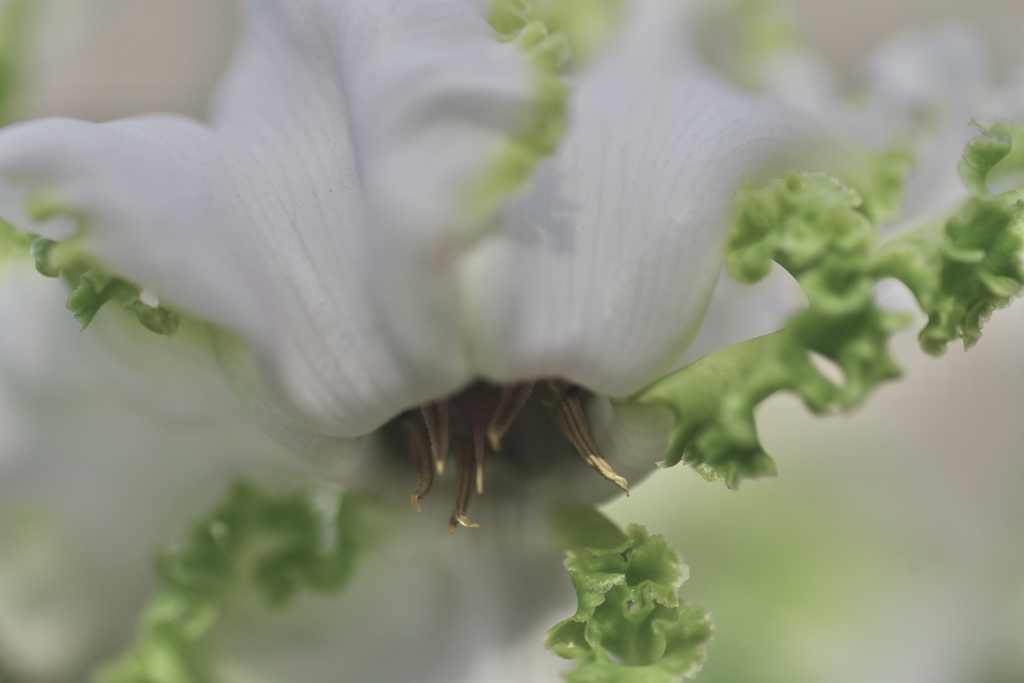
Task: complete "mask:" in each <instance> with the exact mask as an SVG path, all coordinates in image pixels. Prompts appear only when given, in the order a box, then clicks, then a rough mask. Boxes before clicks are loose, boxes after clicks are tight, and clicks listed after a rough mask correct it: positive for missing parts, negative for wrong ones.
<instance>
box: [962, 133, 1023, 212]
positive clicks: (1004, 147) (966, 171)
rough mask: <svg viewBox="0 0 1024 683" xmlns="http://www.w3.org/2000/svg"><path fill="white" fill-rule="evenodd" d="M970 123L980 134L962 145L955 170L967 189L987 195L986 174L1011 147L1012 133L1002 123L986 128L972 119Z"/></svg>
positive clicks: (1004, 156) (987, 174) (1003, 157)
mask: <svg viewBox="0 0 1024 683" xmlns="http://www.w3.org/2000/svg"><path fill="white" fill-rule="evenodd" d="M971 125H972V126H974V127H975V128H977V129H978V132H979V133H980V135H976V136H974V138H972V139H971V141H970V142H968V143H967V145H966V146H965V147H964V154H963V157H962V158H961V159H960V166H959V167H958V169H957V170H958V171H959V172H960V180H962V181H963V183H964V185H965V186H966V187H967V189H968V190H970V191H971V192H973V193H974V194H977V195H987V194H988V193H989V191H988V176H989V174H990V173H991V172H992V169H993V168H995V166H996V165H997V164H998V163H999V162H1000V161H1002V160H1003V159H1005V158H1006V157H1007V155H1009V154H1010V151H1011V150H1012V149H1013V134H1012V132H1011V131H1010V129H1009V128H1008V126H1007V125H1006V124H1004V123H997V124H995V125H993V126H990V127H988V128H985V127H984V126H982V125H979V124H978V123H976V122H973V121H972V122H971Z"/></svg>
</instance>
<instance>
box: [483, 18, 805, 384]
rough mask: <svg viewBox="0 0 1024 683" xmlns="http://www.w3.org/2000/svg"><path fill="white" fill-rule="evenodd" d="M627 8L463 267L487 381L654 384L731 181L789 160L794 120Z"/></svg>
mask: <svg viewBox="0 0 1024 683" xmlns="http://www.w3.org/2000/svg"><path fill="white" fill-rule="evenodd" d="M635 5H636V11H635V12H634V15H633V17H632V21H631V22H630V24H629V25H628V26H627V28H626V29H625V33H624V35H623V36H622V37H621V39H620V40H619V42H618V44H617V45H615V46H614V47H612V48H611V49H610V50H609V52H608V53H607V54H606V55H604V57H603V58H602V59H599V60H598V61H597V62H596V63H594V64H593V66H592V67H591V68H590V70H588V71H587V72H586V73H584V74H583V75H582V76H581V78H580V82H579V84H578V87H577V88H576V90H575V91H574V92H573V94H572V97H571V100H570V111H569V114H570V128H569V132H568V133H567V134H566V137H565V138H564V140H563V144H562V146H561V148H560V149H559V151H558V152H557V154H556V155H555V156H554V157H553V158H552V159H550V160H548V161H545V162H544V163H542V165H541V166H540V168H539V169H538V172H537V174H536V181H535V184H534V186H533V188H532V191H531V192H529V193H528V194H527V195H526V196H524V197H523V198H521V199H519V200H516V201H514V202H512V204H511V205H510V206H509V207H508V209H507V210H506V211H505V212H504V215H503V225H502V229H501V231H500V233H498V234H495V235H493V236H491V237H489V238H488V239H486V240H484V241H483V243H482V244H481V245H480V246H479V247H478V248H477V249H476V251H475V252H474V253H473V254H471V255H470V257H469V259H468V262H467V264H466V267H465V271H464V272H465V275H464V277H465V281H466V283H467V284H466V286H465V289H466V292H467V302H468V306H469V307H470V308H471V310H472V315H471V316H470V317H469V318H470V320H472V322H473V324H474V327H473V351H474V353H475V354H476V360H477V363H478V364H479V367H480V369H481V372H482V373H483V374H484V376H486V377H489V378H492V379H497V380H508V379H513V378H517V377H526V376H544V375H557V376H560V377H564V378H567V379H569V380H571V381H573V382H575V383H578V384H581V385H583V386H585V387H587V388H588V389H591V390H592V391H594V392H596V393H599V394H604V395H609V396H625V395H629V394H630V393H632V392H635V391H637V390H639V389H640V388H642V387H643V386H644V385H646V384H647V383H649V382H651V381H653V380H654V379H656V378H657V377H659V376H661V375H663V374H664V373H665V372H666V371H667V370H668V369H669V368H670V366H671V365H672V363H673V362H674V361H675V360H676V359H677V358H678V356H679V355H680V353H681V352H682V351H683V350H685V348H686V346H687V344H688V343H689V341H690V340H691V339H692V337H693V335H694V334H695V333H696V330H697V327H698V324H699V322H700V319H701V316H702V314H703V312H704V309H705V307H706V306H707V302H708V299H709V297H710V295H711V291H712V288H713V286H714V283H715V279H716V277H717V275H718V272H719V268H720V265H721V258H722V251H723V244H724V241H725V237H726V234H727V216H728V212H729V208H730V203H731V198H732V196H733V194H734V192H735V190H736V189H737V188H738V186H739V183H740V182H741V180H742V179H743V178H745V177H748V176H752V175H755V174H758V173H759V172H760V171H762V170H764V169H765V167H766V166H767V165H768V164H779V163H786V162H787V161H791V160H792V159H793V157H794V156H795V155H796V152H797V147H798V146H799V145H797V144H796V143H797V141H798V140H800V139H801V137H802V135H801V133H800V131H799V125H800V123H801V122H800V120H799V119H798V118H797V117H795V115H790V114H789V113H788V112H786V111H780V110H778V109H776V108H773V107H771V106H768V105H767V104H765V103H763V102H761V101H758V100H754V99H751V98H747V97H744V96H742V95H739V94H737V93H734V92H732V91H731V90H729V89H728V88H726V87H725V86H724V85H722V84H720V83H719V82H717V81H716V80H715V79H714V78H713V77H712V76H711V75H710V74H709V73H707V72H706V71H705V70H703V69H702V68H701V66H700V65H699V64H697V63H696V62H695V61H694V59H693V57H692V56H691V55H690V54H689V53H688V52H687V50H686V38H685V33H684V26H683V24H682V20H681V18H680V16H679V14H680V11H679V10H678V8H677V7H676V6H675V4H674V3H671V2H660V1H658V0H653V1H648V2H638V3H635Z"/></svg>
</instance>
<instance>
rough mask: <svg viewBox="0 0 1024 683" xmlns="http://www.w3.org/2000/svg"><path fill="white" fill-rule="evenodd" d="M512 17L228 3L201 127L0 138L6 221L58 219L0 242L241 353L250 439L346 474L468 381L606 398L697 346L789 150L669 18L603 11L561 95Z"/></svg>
mask: <svg viewBox="0 0 1024 683" xmlns="http://www.w3.org/2000/svg"><path fill="white" fill-rule="evenodd" d="M515 5H516V4H515V3H503V2H497V3H495V4H494V5H492V4H491V3H488V2H483V1H481V0H457V1H446V2H442V1H441V0H433V1H431V2H424V3H409V2H400V1H398V0H393V1H390V2H381V1H379V0H376V1H374V2H363V1H344V2H331V1H328V0H303V1H301V2H287V3H286V2H281V1H275V0H249V1H248V2H246V3H244V9H245V35H244V39H243V41H242V46H241V48H240V51H239V55H238V57H237V60H236V63H235V65H234V67H233V69H232V70H231V72H230V73H229V75H228V77H227V79H226V81H225V82H224V84H223V86H222V89H221V92H220V96H219V99H218V102H217V105H216V107H215V109H214V112H213V115H212V117H211V120H210V123H209V124H208V125H207V124H202V123H198V122H196V121H192V120H188V119H184V118H178V117H168V116H159V117H143V118H136V119H129V120H124V121H118V122H114V123H110V124H103V125H96V124H89V123H83V122H78V121H71V120H64V119H51V120H44V121H38V122H30V123H26V124H19V125H16V126H12V127H10V128H9V129H7V130H5V131H4V132H3V133H2V135H0V175H2V177H3V178H4V179H5V180H6V181H7V184H8V187H9V188H10V193H11V194H10V197H9V199H11V200H12V201H14V200H18V199H20V198H23V197H25V196H29V195H32V196H45V198H46V201H47V202H48V203H49V204H50V205H52V206H56V207H57V208H58V212H59V213H60V214H61V218H60V219H55V218H54V217H53V216H52V215H49V216H47V218H48V220H47V221H45V222H44V223H42V224H40V223H39V222H38V221H37V222H33V221H31V220H28V219H26V218H25V217H23V216H20V215H18V213H19V212H18V211H17V210H16V209H17V208H18V207H17V206H14V207H13V208H12V209H11V210H9V211H8V212H7V217H8V218H9V219H10V220H12V221H13V222H15V223H16V224H18V225H20V226H21V227H23V228H25V229H28V230H33V231H36V232H42V233H46V232H47V231H48V230H49V231H51V232H52V231H56V233H57V234H58V235H60V236H62V237H63V236H67V234H68V233H70V232H73V231H79V235H78V236H77V237H76V238H75V239H76V240H78V242H79V243H80V245H81V247H82V249H84V251H85V252H86V253H87V254H88V255H89V256H90V257H91V258H94V259H95V260H96V261H98V262H100V263H101V264H102V265H103V266H104V267H105V268H107V269H109V270H110V271H112V272H114V273H116V274H118V275H120V276H122V277H124V278H126V279H128V280H129V281H131V282H134V283H136V284H138V285H140V286H145V287H147V288H149V289H151V290H152V291H155V292H156V293H157V294H158V296H159V300H160V301H161V302H168V303H170V304H172V305H173V306H175V307H177V308H179V309H181V310H183V311H185V312H187V313H189V314H191V315H194V316H195V317H197V318H199V319H202V320H206V321H209V322H213V323H215V324H216V325H218V326H220V327H222V328H224V329H227V330H230V331H232V332H234V333H236V334H238V335H240V337H241V338H242V339H243V340H244V341H245V342H246V344H247V345H248V348H250V349H251V350H252V352H253V353H254V356H255V360H256V363H257V364H258V367H259V369H260V375H259V377H260V378H261V380H265V383H266V384H267V385H268V386H269V387H271V390H270V394H269V395H270V396H272V400H268V401H266V402H262V403H261V404H260V405H259V406H257V407H256V410H257V412H258V413H259V414H261V415H262V416H264V417H266V418H267V422H268V424H270V426H271V428H272V429H276V431H277V433H278V435H279V437H280V438H282V439H285V440H288V439H289V438H293V437H294V436H295V435H296V434H297V433H302V434H305V435H307V436H308V435H310V434H313V435H316V436H315V437H310V438H306V439H304V442H303V444H302V447H303V448H304V449H306V450H316V449H318V450H320V451H322V452H325V453H326V454H328V455H330V456H331V457H332V458H333V459H335V460H336V461H338V462H339V463H341V464H342V465H343V466H347V465H346V460H347V461H348V463H349V464H351V463H354V462H355V461H356V457H355V456H354V455H352V454H351V452H352V451H366V450H367V448H370V450H373V448H374V447H370V446H367V445H365V444H364V443H363V441H365V439H363V440H359V437H363V436H364V435H367V434H371V433H373V432H374V431H375V430H377V429H378V428H380V427H381V426H383V425H385V424H387V423H388V422H390V421H392V420H393V419H394V418H395V417H396V416H397V415H399V414H400V413H401V412H402V411H405V410H408V409H411V408H415V407H417V406H420V405H424V404H430V403H432V402H435V401H439V400H443V399H445V398H447V397H450V396H453V395H457V394H459V392H461V391H462V390H463V389H465V388H466V387H467V386H468V385H469V384H471V383H472V382H475V381H486V382H488V383H491V384H494V385H498V386H504V385H510V384H514V383H520V382H532V381H535V380H542V379H547V378H556V379H559V380H562V381H564V382H566V383H568V384H570V385H574V386H579V387H582V388H583V389H585V390H586V391H587V392H589V393H591V394H593V395H596V396H604V397H625V396H628V395H630V394H632V393H634V392H636V391H638V390H639V389H641V388H643V387H644V386H646V385H647V384H649V383H650V382H652V381H653V380H655V379H657V378H659V377H661V376H663V375H664V374H665V373H666V372H668V371H669V370H670V369H672V368H673V367H674V364H675V363H676V362H677V361H678V359H679V357H680V355H681V354H682V352H683V351H685V349H686V346H687V344H688V343H689V341H690V340H691V339H692V337H693V336H694V334H695V333H696V330H697V328H698V325H699V322H700V319H701V316H702V313H703V311H704V308H705V306H706V304H707V301H708V298H709V296H710V293H711V290H712V288H713V286H714V282H715V278H716V276H717V273H718V271H719V268H720V263H721V252H722V245H723V243H724V239H725V235H726V223H727V214H728V210H729V202H730V198H731V196H732V194H733V193H734V191H735V190H736V188H737V186H738V184H739V183H740V181H741V180H742V179H743V178H746V177H749V176H751V175H755V174H757V173H759V172H761V171H762V170H764V169H766V168H767V167H769V166H771V167H773V168H777V167H778V166H779V165H780V164H784V163H786V162H788V161H791V160H792V159H793V158H795V156H796V155H797V153H798V151H800V145H799V144H798V141H800V140H804V139H806V138H807V137H808V136H809V133H808V132H807V130H806V126H804V129H803V130H801V126H802V125H803V122H802V120H801V119H800V118H799V117H797V116H795V115H793V114H792V113H790V112H788V111H786V110H784V109H780V108H777V107H775V106H772V105H770V104H768V103H766V102H762V101H759V100H756V99H753V98H751V97H747V96H744V95H740V94H738V93H736V92H734V91H733V90H731V89H729V88H728V87H726V86H724V85H722V84H721V83H719V82H718V81H717V80H716V79H715V78H714V77H713V76H712V75H711V74H710V73H708V72H707V71H706V69H705V68H704V67H702V66H701V64H700V61H699V60H698V59H697V58H696V57H695V56H694V55H693V54H691V52H690V50H689V47H688V45H689V43H688V38H687V31H688V27H687V23H686V22H687V18H686V16H685V11H684V10H685V6H684V5H681V4H680V3H675V2H669V1H667V0H642V1H640V0H638V1H636V2H629V3H623V6H622V16H621V18H618V19H617V20H618V21H620V22H621V28H620V29H618V30H616V31H615V32H614V34H613V35H612V36H611V38H610V39H609V41H608V43H607V45H606V46H605V47H604V49H603V50H601V51H599V52H598V53H597V54H596V55H594V56H593V57H592V59H590V60H587V61H586V62H585V63H582V64H580V65H577V66H575V67H574V68H572V69H569V70H568V71H566V72H565V73H563V75H562V76H563V77H564V80H565V82H566V84H567V85H564V86H563V85H560V84H559V82H558V80H557V78H558V76H557V74H556V73H554V72H551V71H550V69H551V68H552V67H553V66H554V62H553V61H552V60H553V59H555V51H556V49H557V41H556V40H555V39H551V38H544V36H543V34H542V33H541V32H540V31H539V27H538V26H531V27H529V28H526V29H524V30H523V31H522V33H521V34H520V37H519V39H517V40H516V41H513V42H503V41H502V39H501V37H500V36H499V34H498V33H497V32H496V30H495V28H494V27H492V26H491V25H490V24H489V23H488V18H489V17H491V18H492V20H493V21H494V22H495V24H496V25H499V22H500V21H502V19H501V17H502V15H501V12H502V11H505V12H509V11H510V8H511V9H512V10H514V9H516V7H515ZM508 16H513V17H514V12H513V13H512V14H509V15H508ZM499 28H501V26H500V25H499ZM531 40H532V41H533V43H531V42H530V41H531ZM563 87H564V88H567V92H568V95H567V97H566V99H565V101H564V117H565V121H566V127H565V132H564V133H563V134H562V135H561V136H560V137H557V139H556V138H555V137H554V136H555V134H557V132H558V125H559V117H560V114H559V111H560V109H559V108H560V107H561V106H562V104H563V103H562V102H561V100H560V96H561V94H562V89H563ZM555 147H557V149H555ZM549 153H550V154H549ZM36 218H39V216H36ZM69 218H70V219H71V220H70V221H69V220H68V219H69ZM61 221H63V222H61ZM55 222H56V223H57V225H56V226H55ZM222 348H225V347H224V346H223V345H222ZM225 353H226V355H227V356H230V357H229V358H227V359H226V365H227V366H228V367H229V368H233V369H234V372H235V375H236V377H238V378H239V381H240V382H243V383H248V382H249V380H250V379H253V378H252V377H249V376H248V375H246V373H245V372H243V371H242V370H240V369H239V364H241V363H244V362H245V361H244V360H241V359H240V356H239V355H238V353H236V352H235V351H231V352H225ZM260 383H262V382H260ZM246 386H247V390H246V393H247V395H248V397H249V399H250V400H252V397H253V396H254V395H255V391H256V389H257V388H256V386H255V384H247V385H246ZM595 406H596V404H595ZM595 406H591V408H590V410H591V411H592V412H593V411H596V410H600V408H599V407H595ZM603 410H604V413H605V414H607V415H608V416H610V415H611V408H610V406H609V405H607V404H605V407H604V409H603ZM293 418H294V419H293ZM595 419H596V418H595ZM595 429H596V428H595ZM596 430H597V431H599V430H598V429H596ZM289 434H290V435H291V437H289ZM336 437H337V438H336ZM351 439H356V441H351ZM314 441H315V444H314V443H313V442H314ZM606 450H608V451H609V453H608V454H607V455H608V457H609V458H610V459H617V458H619V457H623V455H624V454H623V452H619V451H617V449H616V445H615V444H614V443H609V444H608V445H607V447H606ZM658 450H659V448H658V447H655V448H654V449H653V450H651V449H647V450H644V451H637V450H635V449H631V451H632V452H631V456H632V457H634V458H635V459H636V462H634V463H632V464H631V463H629V462H627V461H622V462H616V468H619V469H622V473H623V475H624V476H626V477H627V478H629V477H631V476H634V475H635V474H638V473H641V472H643V471H646V470H648V469H650V467H651V466H652V464H653V462H654V461H655V460H657V459H658V455H659V453H658V452H657V451H658ZM374 457H376V456H374ZM377 459H378V460H379V458H377ZM613 461H614V460H613ZM352 466H353V467H354V465H352Z"/></svg>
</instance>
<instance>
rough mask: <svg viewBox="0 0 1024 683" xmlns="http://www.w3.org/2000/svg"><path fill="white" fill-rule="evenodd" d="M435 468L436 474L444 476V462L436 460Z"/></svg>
mask: <svg viewBox="0 0 1024 683" xmlns="http://www.w3.org/2000/svg"><path fill="white" fill-rule="evenodd" d="M436 467H437V473H438V474H444V460H438V461H437V465H436Z"/></svg>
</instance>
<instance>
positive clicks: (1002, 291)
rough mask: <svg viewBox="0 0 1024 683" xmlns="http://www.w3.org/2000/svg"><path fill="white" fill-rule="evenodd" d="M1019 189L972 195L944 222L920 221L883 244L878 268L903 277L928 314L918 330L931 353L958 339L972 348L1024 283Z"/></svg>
mask: <svg viewBox="0 0 1024 683" xmlns="http://www.w3.org/2000/svg"><path fill="white" fill-rule="evenodd" d="M1016 194H1019V193H1015V195H1016ZM1015 195H1008V196H1006V197H1002V198H991V197H973V198H971V199H969V200H968V201H967V202H965V203H964V205H963V206H961V207H960V209H959V210H958V211H957V212H956V213H955V214H954V215H953V216H951V217H950V218H949V219H948V220H947V221H946V222H945V223H939V224H932V225H927V226H923V227H921V228H918V229H917V230H914V231H912V232H909V233H907V234H905V235H901V236H900V237H897V238H895V239H893V240H890V241H889V242H888V243H886V244H885V245H883V246H882V248H881V249H880V250H879V253H878V255H877V258H876V262H877V265H876V269H875V272H876V273H877V275H878V276H879V277H893V278H896V279H897V280H900V281H901V282H903V283H904V284H905V285H906V286H907V288H908V289H910V291H911V292H913V294H914V296H915V298H916V299H917V301H918V304H919V305H920V306H921V310H923V311H924V312H925V313H926V314H927V315H928V323H927V325H925V327H924V329H923V330H921V333H920V335H919V340H920V343H921V348H923V349H924V350H925V351H926V352H927V353H929V354H932V355H936V356H937V355H940V354H942V353H943V352H944V351H945V350H946V346H947V345H948V344H949V343H950V342H951V341H954V340H956V339H962V340H963V342H964V347H965V348H970V347H971V346H973V345H974V344H976V343H977V341H978V339H979V338H980V337H981V328H982V325H983V324H984V323H985V322H986V321H987V320H988V318H989V317H990V316H991V315H992V313H993V312H994V311H995V310H997V309H1000V308H1003V307H1005V306H1006V305H1007V304H1009V303H1010V301H1011V300H1012V299H1013V298H1014V297H1016V296H1018V295H1019V294H1020V292H1021V288H1022V287H1024V271H1022V270H1021V265H1020V255H1021V251H1022V247H1024V242H1022V240H1021V225H1022V220H1024V202H1022V201H1021V199H1022V198H1021V197H1017V196H1015Z"/></svg>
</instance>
